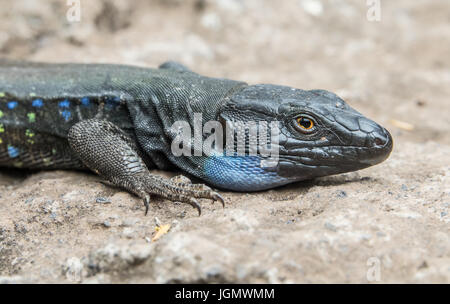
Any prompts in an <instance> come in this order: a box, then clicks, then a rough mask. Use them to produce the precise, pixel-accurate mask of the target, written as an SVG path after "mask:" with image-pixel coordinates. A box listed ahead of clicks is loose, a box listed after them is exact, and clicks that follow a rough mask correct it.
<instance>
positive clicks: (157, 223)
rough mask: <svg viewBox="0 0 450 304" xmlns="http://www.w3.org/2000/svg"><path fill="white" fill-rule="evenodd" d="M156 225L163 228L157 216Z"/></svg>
mask: <svg viewBox="0 0 450 304" xmlns="http://www.w3.org/2000/svg"><path fill="white" fill-rule="evenodd" d="M155 225H156V227H159V226H161V221H160V220H159V218H157V217H156V216H155Z"/></svg>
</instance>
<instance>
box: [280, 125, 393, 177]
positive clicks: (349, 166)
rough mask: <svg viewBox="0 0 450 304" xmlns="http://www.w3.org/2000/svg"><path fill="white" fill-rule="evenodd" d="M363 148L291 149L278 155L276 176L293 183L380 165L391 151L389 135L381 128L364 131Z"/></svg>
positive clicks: (355, 146) (359, 146)
mask: <svg viewBox="0 0 450 304" xmlns="http://www.w3.org/2000/svg"><path fill="white" fill-rule="evenodd" d="M358 142H363V143H364V145H356V144H353V145H352V144H351V143H350V144H349V145H329V146H320V147H313V148H311V147H307V148H295V149H290V150H288V151H286V150H285V151H284V152H282V153H281V155H280V162H279V165H278V167H277V173H278V175H280V176H283V177H287V178H293V179H296V180H305V179H311V178H314V177H320V176H326V175H332V174H339V173H345V172H351V171H356V170H360V169H364V168H367V167H370V166H373V165H376V164H379V163H381V162H383V161H384V160H385V159H387V158H388V157H389V155H390V153H391V152H392V148H393V140H392V136H391V134H390V133H389V132H388V131H387V130H386V129H384V128H383V127H381V126H378V128H377V129H376V130H372V131H371V132H368V133H367V134H366V136H365V139H364V140H363V141H361V139H359V140H358Z"/></svg>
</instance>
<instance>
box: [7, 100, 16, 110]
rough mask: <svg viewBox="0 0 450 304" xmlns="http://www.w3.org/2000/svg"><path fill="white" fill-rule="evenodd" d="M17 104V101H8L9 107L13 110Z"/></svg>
mask: <svg viewBox="0 0 450 304" xmlns="http://www.w3.org/2000/svg"><path fill="white" fill-rule="evenodd" d="M17 105H18V103H17V101H9V102H8V109H10V110H12V109H14V108H15V107H17Z"/></svg>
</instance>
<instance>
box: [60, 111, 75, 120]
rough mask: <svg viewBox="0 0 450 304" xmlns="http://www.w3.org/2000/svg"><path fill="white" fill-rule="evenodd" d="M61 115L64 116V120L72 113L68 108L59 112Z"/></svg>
mask: <svg viewBox="0 0 450 304" xmlns="http://www.w3.org/2000/svg"><path fill="white" fill-rule="evenodd" d="M61 116H62V117H63V118H64V120H65V121H68V120H69V119H70V117H71V116H72V113H71V112H70V111H69V110H64V111H62V112H61Z"/></svg>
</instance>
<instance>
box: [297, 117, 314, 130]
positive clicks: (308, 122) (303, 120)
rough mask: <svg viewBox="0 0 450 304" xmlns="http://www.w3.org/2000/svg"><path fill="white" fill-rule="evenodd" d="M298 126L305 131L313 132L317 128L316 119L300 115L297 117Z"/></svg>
mask: <svg viewBox="0 0 450 304" xmlns="http://www.w3.org/2000/svg"><path fill="white" fill-rule="evenodd" d="M295 121H296V127H297V129H299V130H300V131H301V132H303V133H311V132H313V131H314V129H315V127H314V126H315V123H314V120H312V119H311V118H309V117H307V116H303V115H302V116H298V117H297V118H296V119H295Z"/></svg>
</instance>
